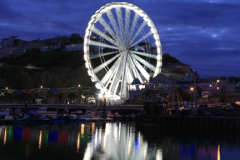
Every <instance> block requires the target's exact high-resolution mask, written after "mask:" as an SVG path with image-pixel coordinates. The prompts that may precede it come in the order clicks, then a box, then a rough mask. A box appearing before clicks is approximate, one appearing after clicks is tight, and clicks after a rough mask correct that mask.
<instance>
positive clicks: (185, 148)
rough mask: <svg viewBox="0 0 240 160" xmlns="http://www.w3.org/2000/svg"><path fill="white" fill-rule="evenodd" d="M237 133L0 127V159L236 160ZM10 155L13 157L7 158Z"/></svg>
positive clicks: (116, 126) (105, 126)
mask: <svg viewBox="0 0 240 160" xmlns="http://www.w3.org/2000/svg"><path fill="white" fill-rule="evenodd" d="M239 151H240V146H239V134H238V133H232V132H229V133H222V132H213V133H212V132H196V131H185V130H183V131H168V130H161V129H159V128H155V127H152V126H137V127H136V125H135V124H134V123H120V122H119V123H79V124H54V125H31V126H28V125H26V126H21V125H16V126H14V125H13V126H11V125H7V126H0V159H6V158H7V157H8V159H19V157H23V158H22V159H34V157H39V158H38V159H43V158H44V159H53V158H54V159H57V158H58V159H84V160H89V159H92V160H95V159H99V160H101V159H102V160H108V159H114V160H115V159H116V160H118V159H119V160H125V159H126V160H134V159H136V160H139V159H141V160H154V159H155V160H163V159H179V160H183V159H184V160H190V159H201V160H202V159H208V160H224V159H238V153H239ZM12 152H14V153H15V154H12Z"/></svg>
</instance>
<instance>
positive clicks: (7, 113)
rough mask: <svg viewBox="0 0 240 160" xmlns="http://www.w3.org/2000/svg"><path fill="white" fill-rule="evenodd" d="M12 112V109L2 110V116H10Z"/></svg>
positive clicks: (0, 113) (0, 114) (0, 112)
mask: <svg viewBox="0 0 240 160" xmlns="http://www.w3.org/2000/svg"><path fill="white" fill-rule="evenodd" d="M11 112H12V110H11V109H10V108H1V109H0V116H9V115H10V113H11Z"/></svg>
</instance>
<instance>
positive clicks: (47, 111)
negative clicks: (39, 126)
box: [37, 107, 58, 117]
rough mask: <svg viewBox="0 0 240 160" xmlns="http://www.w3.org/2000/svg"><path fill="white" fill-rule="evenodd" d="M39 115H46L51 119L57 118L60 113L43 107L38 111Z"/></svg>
mask: <svg viewBox="0 0 240 160" xmlns="http://www.w3.org/2000/svg"><path fill="white" fill-rule="evenodd" d="M37 114H38V115H46V116H49V117H57V114H58V111H57V109H54V108H47V107H42V108H39V109H38V110H37Z"/></svg>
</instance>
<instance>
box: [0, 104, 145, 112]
mask: <svg viewBox="0 0 240 160" xmlns="http://www.w3.org/2000/svg"><path fill="white" fill-rule="evenodd" d="M44 106H46V107H48V108H67V109H70V110H71V109H80V110H81V109H83V110H85V109H86V108H88V109H91V110H102V109H103V106H96V104H95V105H93V104H84V105H82V104H81V105H80V104H47V105H45V104H27V106H25V104H0V108H13V109H16V108H26V107H27V108H28V109H38V108H41V107H44ZM105 110H110V111H112V110H126V111H127V110H136V111H142V110H143V105H107V106H106V107H105Z"/></svg>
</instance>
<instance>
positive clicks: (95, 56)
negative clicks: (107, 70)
mask: <svg viewBox="0 0 240 160" xmlns="http://www.w3.org/2000/svg"><path fill="white" fill-rule="evenodd" d="M114 53H117V51H115V52H107V53H102V54H93V55H90V56H89V59H94V58H98V57H101V56H108V55H111V54H114Z"/></svg>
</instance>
